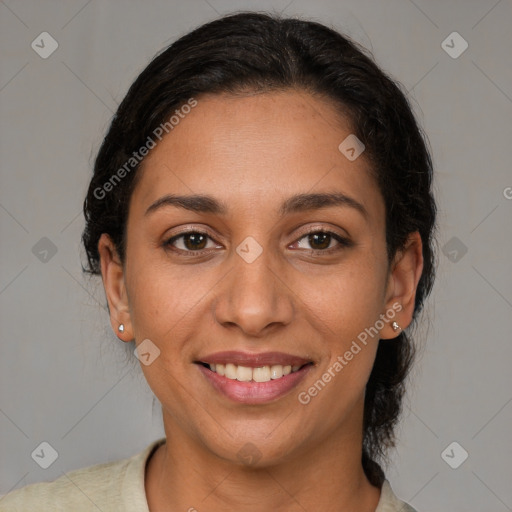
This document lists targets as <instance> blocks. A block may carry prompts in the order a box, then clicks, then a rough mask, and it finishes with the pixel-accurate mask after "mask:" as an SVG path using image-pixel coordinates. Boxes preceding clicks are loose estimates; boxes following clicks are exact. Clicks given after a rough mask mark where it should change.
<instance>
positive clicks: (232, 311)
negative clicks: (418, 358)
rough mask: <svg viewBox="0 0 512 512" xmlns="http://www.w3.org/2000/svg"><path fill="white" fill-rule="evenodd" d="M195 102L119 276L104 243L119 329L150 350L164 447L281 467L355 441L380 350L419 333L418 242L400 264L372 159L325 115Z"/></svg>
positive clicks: (142, 194)
mask: <svg viewBox="0 0 512 512" xmlns="http://www.w3.org/2000/svg"><path fill="white" fill-rule="evenodd" d="M197 101H198V104H197V106H196V107H195V108H194V109H192V110H191V112H190V113H189V114H188V115H187V116H186V117H185V118H184V119H182V120H181V121H180V123H179V125H177V126H175V127H174V129H173V130H172V131H171V132H170V133H169V135H167V136H166V137H165V138H163V140H162V141H161V142H160V143H158V145H157V146H156V147H155V148H154V149H152V150H151V152H150V154H149V155H148V157H147V158H146V160H145V163H144V167H143V169H141V170H139V172H140V173H141V174H140V176H139V178H140V179H139V180H138V182H137V185H136V187H135V189H134V192H133V195H132V198H131V202H130V208H129V216H128V224H127V240H126V257H125V261H124V262H123V264H122V265H121V263H120V262H119V260H118V258H117V256H116V254H115V250H114V249H113V246H112V244H111V242H110V241H109V239H108V237H107V236H105V235H104V236H103V237H102V240H101V241H100V244H99V248H100V254H101V258H102V274H103V279H104V284H105V288H106V291H107V296H108V300H109V306H110V311H111V317H112V324H113V328H114V329H115V330H116V331H117V326H118V325H119V324H120V323H123V324H124V325H125V331H124V333H123V334H122V337H123V339H124V340H125V341H129V340H130V339H135V341H136V343H137V344H140V343H142V342H143V341H144V340H146V341H144V343H145V344H146V345H144V347H145V348H144V352H147V353H149V354H150V355H149V356H146V358H147V360H148V361H151V363H150V364H147V365H146V364H142V365H141V367H142V370H143V371H144V374H145V377H146V379H147V381H148V383H149V385H150V387H151V388H152V390H153V392H154V393H155V395H156V396H157V398H158V399H159V400H160V402H161V403H162V405H163V414H164V422H165V427H166V431H171V432H181V433H182V434H183V435H185V436H186V437H187V439H188V440H189V441H191V442H193V443H195V444H196V445H197V446H201V447H202V449H204V450H205V452H209V453H211V454H213V455H215V456H220V457H222V458H223V459H225V460H232V461H237V460H239V459H240V456H241V455H242V458H244V456H245V455H247V454H246V453H244V450H245V451H251V450H253V451H255V452H256V451H257V453H258V458H259V461H258V462H257V463H258V464H265V463H268V464H272V463H275V462H276V461H278V460H282V459H283V458H285V457H294V456H300V454H303V453H304V451H305V450H308V449H311V448H313V447H318V446H321V445H322V443H326V442H328V441H332V442H343V441H344V440H345V441H346V442H349V440H352V441H353V440H354V439H355V440H358V439H359V440H360V438H361V432H362V414H363V403H364V390H365V385H366V383H367V380H368V377H369V375H370V372H371V369H372V365H373V362H374V359H375V354H376V349H377V344H378V339H379V338H393V337H394V336H396V335H397V333H396V332H395V331H394V330H393V329H392V327H391V323H392V321H393V320H396V321H398V323H399V324H400V325H401V326H402V328H405V327H406V326H407V325H408V323H409V322H410V320H411V315H412V305H413V300H414V292H415V287H416V284H417V281H418V279H419V275H420V272H421V261H420V259H421V242H418V240H417V239H415V240H412V242H413V243H411V245H410V249H408V250H407V251H404V252H403V253H399V254H398V255H397V258H396V259H395V261H393V262H392V263H391V265H388V260H387V255H386V244H385V207H384V201H383V198H382V196H381V194H380V192H379V189H378V188H377V186H376V183H375V182H374V180H373V179H372V177H371V175H370V172H369V167H368V165H369V164H368V162H367V161H366V159H365V158H364V153H363V154H362V155H361V156H360V157H359V158H357V159H355V160H354V161H351V160H349V159H348V158H347V157H346V156H345V155H344V154H343V153H342V152H340V150H339V149H338V146H339V145H340V143H341V142H342V141H343V140H344V139H345V138H346V137H347V136H348V135H350V134H351V126H350V124H349V122H348V120H347V119H344V118H343V117H341V116H340V114H339V113H338V112H337V111H336V110H335V108H334V106H333V105H332V104H331V103H329V102H328V101H327V100H324V99H321V98H318V97H313V96H311V95H309V94H307V93H305V92H300V91H281V92H272V93H264V94H255V95H246V96H238V97H234V96H227V95H211V96H203V97H198V98H197ZM177 196H184V197H182V198H181V199H177ZM190 196H201V197H200V198H197V197H196V198H195V199H191V198H190ZM379 320H380V321H379ZM365 329H366V331H365ZM372 329H373V330H372ZM377 331H378V334H375V332H377ZM368 332H370V333H372V334H374V336H373V337H372V336H371V335H369V334H368ZM363 333H366V337H365V335H364V334H363ZM147 340H149V341H147ZM363 340H365V342H363ZM141 346H142V345H141ZM356 347H358V348H356ZM158 351H159V353H158ZM156 354H158V355H157V357H155V355H156ZM153 358H154V360H153ZM247 443H251V445H249V444H247ZM252 445H254V446H252ZM255 447H256V448H255ZM249 455H250V453H249ZM253 458H254V457H253ZM252 462H255V461H254V460H253V461H252Z"/></svg>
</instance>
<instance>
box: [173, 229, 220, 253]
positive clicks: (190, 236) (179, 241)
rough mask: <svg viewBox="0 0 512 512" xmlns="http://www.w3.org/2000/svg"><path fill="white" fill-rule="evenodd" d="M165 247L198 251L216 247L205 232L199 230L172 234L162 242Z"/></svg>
mask: <svg viewBox="0 0 512 512" xmlns="http://www.w3.org/2000/svg"><path fill="white" fill-rule="evenodd" d="M164 247H165V248H170V249H174V250H176V251H178V252H180V251H181V252H185V253H186V252H189V253H194V252H196V253H200V252H201V251H203V250H207V249H212V248H215V247H218V246H217V245H216V244H215V243H213V240H212V238H211V237H210V236H208V234H207V233H202V232H200V231H189V232H187V233H181V234H179V235H176V236H173V237H172V238H170V239H169V240H167V241H166V242H165V243H164Z"/></svg>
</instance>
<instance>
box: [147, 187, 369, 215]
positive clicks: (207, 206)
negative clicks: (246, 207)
mask: <svg viewBox="0 0 512 512" xmlns="http://www.w3.org/2000/svg"><path fill="white" fill-rule="evenodd" d="M165 206H174V207H177V208H184V209H185V210H189V211H192V212H195V213H213V214H217V215H226V214H227V213H228V207H227V205H226V204H225V203H223V202H221V201H218V200H217V199H215V198H214V197H212V196H207V195H201V194H193V195H187V196H179V195H175V194H167V195H165V196H163V197H161V198H160V199H157V200H156V201H155V202H154V203H152V204H151V205H150V206H149V208H148V209H147V210H146V212H145V215H149V214H150V213H152V212H155V211H156V210H159V209H160V208H163V207H165ZM333 206H346V207H349V208H353V209H355V210H356V211H358V212H359V213H360V214H361V215H362V216H363V217H364V218H365V219H366V220H367V219H368V211H367V210H366V208H365V207H364V206H363V205H362V204H361V203H360V202H358V201H356V200H355V199H354V198H352V197H350V196H347V195H346V194H343V193H341V192H334V193H316V194H297V195H294V196H292V197H289V198H288V199H286V200H285V201H284V202H283V203H282V204H281V207H280V208H279V216H280V217H284V216H285V215H288V214H291V213H298V212H303V211H310V210H320V209H321V208H328V207H333Z"/></svg>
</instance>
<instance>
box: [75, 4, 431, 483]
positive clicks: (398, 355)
mask: <svg viewBox="0 0 512 512" xmlns="http://www.w3.org/2000/svg"><path fill="white" fill-rule="evenodd" d="M292 87H293V88H296V89H297V88H298V89H302V90H306V91H309V92H311V93H313V94H321V95H322V96H323V97H327V98H328V99H330V100H331V101H332V103H333V106H334V107H335V108H338V109H339V110H340V113H343V114H344V115H346V116H348V119H349V121H350V122H351V124H352V130H353V133H354V134H355V135H356V136H357V137H358V138H359V139H360V140H361V141H362V142H363V143H364V145H365V147H366V149H365V153H364V156H365V158H367V159H368V161H369V162H370V163H371V169H372V172H373V175H374V178H375V180H376V183H377V184H378V186H379V189H380V191H381V193H382V196H383V198H384V202H385V207H386V242H387V251H388V258H389V261H391V259H392V258H393V256H394V255H395V254H396V252H397V250H399V249H400V248H402V247H403V246H404V243H405V242H406V239H407V236H408V235H409V234H410V233H413V232H415V231H419V233H420V235H421V239H422V242H423V258H424V267H423V273H422V275H421V278H420V281H419V284H418V288H417V293H416V299H415V313H414V320H416V319H417V314H418V312H419V311H420V310H421V308H422V306H423V303H424V300H425V298H426V297H427V295H428V294H429V293H430V291H431V288H432V285H433V281H434V269H435V252H434V238H433V236H434V231H435V217H436V204H435V200H434V197H433V193H432V173H433V170H432V162H431V157H430V154H429V151H428V149H427V145H426V139H425V137H424V135H423V134H422V131H421V129H420V128H419V126H418V124H417V122H416V120H415V117H414V115H413V113H412V110H411V107H410V105H409V103H408V100H407V99H406V95H405V93H404V92H402V90H401V86H400V85H399V84H398V83H397V82H395V81H394V80H392V79H391V78H390V77H389V76H387V75H386V74H385V73H384V72H383V71H382V70H381V69H379V67H378V66H377V65H376V64H375V62H374V61H373V59H372V58H371V57H370V56H369V55H367V54H366V51H365V50H364V49H363V48H361V47H360V46H359V45H357V44H356V43H355V42H353V41H351V40H350V39H348V38H347V37H345V36H343V35H341V34H340V33H338V32H337V31H335V30H332V29H330V28H328V27H326V26H324V25H322V24H319V23H315V22H311V21H305V20H299V19H283V18H280V17H278V16H271V15H266V14H258V13H240V14H235V15H230V16H225V17H223V18H220V19H217V20H215V21H213V22H210V23H208V24H205V25H203V26H201V27H199V28H197V29H195V30H194V31H192V32H190V33H188V34H187V35H185V36H184V37H182V38H180V39H179V40H178V41H176V42H175V43H173V44H172V45H171V46H169V47H168V48H166V49H165V50H164V51H162V52H161V53H160V54H159V55H157V56H156V57H155V58H154V59H153V61H152V62H151V63H150V64H149V65H148V66H147V67H146V68H145V69H144V70H143V71H142V73H141V74H140V75H139V76H138V78H137V79H136V80H135V82H134V83H133V85H132V86H131V87H130V89H129V91H128V93H127V95H126V97H125V98H124V100H123V101H122V103H121V105H120V106H119V108H118V110H117V112H116V114H115V116H114V118H113V120H112V123H111V126H110V128H109V130H108V133H107V135H106V136H105V139H104V141H103V144H102V146H101V148H100V151H99V153H98V156H97V158H96V162H95V166H94V174H93V177H92V180H91V182H90V186H89V191H88V193H87V197H86V199H85V202H84V214H85V220H86V227H85V230H84V233H83V237H82V238H83V243H84V246H85V250H86V253H87V260H88V262H87V263H88V265H87V268H86V269H85V270H86V271H88V272H91V273H94V274H99V273H100V268H99V255H98V240H99V238H100V236H101V234H102V233H108V234H109V235H110V237H111V238H112V240H113V241H114V243H115V245H116V247H117V249H118V252H119V255H120V257H121V259H123V258H124V254H125V229H126V221H127V215H128V205H129V200H130V197H131V193H132V190H133V188H134V185H135V183H136V180H135V178H136V175H137V169H138V167H139V165H140V163H138V162H136V161H133V160H132V161H131V164H130V165H131V167H130V166H129V167H127V166H126V164H127V162H128V161H130V159H131V158H133V155H134V153H136V152H137V151H138V150H139V148H141V147H143V146H144V145H145V144H146V143H147V141H148V137H151V136H152V134H153V133H154V131H155V130H156V129H157V128H158V126H159V125H161V124H162V123H165V122H168V119H169V116H170V115H172V113H173V112H174V111H175V110H176V109H177V108H179V107H180V106H183V105H185V104H186V103H187V102H188V101H190V98H198V97H199V96H200V95H201V94H204V93H213V94H215V93H233V94H235V93H236V94H239V93H243V92H244V91H258V92H265V91H271V90H284V89H289V88H292ZM123 166H124V169H125V172H122V173H119V172H118V171H119V169H121V168H123ZM116 173H117V177H119V176H120V174H122V179H119V180H117V179H116V180H115V181H112V178H113V177H114V175H116ZM107 182H109V183H111V185H112V186H108V187H107V188H108V190H107V188H105V184H106V183H107ZM413 357H414V345H413V342H412V339H411V337H410V335H408V334H407V333H406V332H403V331H402V332H401V333H400V335H399V336H398V337H397V338H395V339H393V340H389V341H387V340H380V341H379V347H378V351H377V356H376V360H375V364H374V367H373V370H372V372H371V375H370V378H369V381H368V384H367V388H366V397H365V410H364V432H363V434H364V437H363V460H362V463H363V467H364V469H365V471H366V474H367V475H368V478H369V479H370V481H371V482H372V483H373V484H374V485H380V484H381V483H382V480H383V472H382V470H381V468H380V466H379V465H378V462H379V461H383V460H385V455H386V452H387V449H388V448H389V447H390V446H393V445H394V431H395V427H396V423H397V421H398V418H399V415H400V412H401V404H402V398H403V393H404V382H405V378H406V376H407V374H408V371H409V369H410V367H411V364H412V361H413Z"/></svg>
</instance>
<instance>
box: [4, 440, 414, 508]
mask: <svg viewBox="0 0 512 512" xmlns="http://www.w3.org/2000/svg"><path fill="white" fill-rule="evenodd" d="M164 442H165V438H162V439H158V440H157V441H154V442H153V443H151V444H150V445H149V446H148V447H147V448H146V449H145V450H144V451H142V452H140V453H138V454H136V455H134V456H133V457H130V458H127V459H122V460H119V461H115V462H108V463H105V464H97V465H95V466H89V467H86V468H82V469H77V470H75V471H71V472H69V473H66V474H65V475H63V476H61V477H59V478H57V479H56V480H54V481H53V482H39V483H35V484H30V485H26V486H25V487H21V488H20V489H16V490H14V491H12V492H10V493H8V494H6V495H5V496H3V497H1V498H0V512H29V511H30V512H34V511H37V512H50V511H51V512H98V511H99V510H100V511H101V512H120V511H122V512H149V508H148V502H147V501H146V492H145V488H144V475H145V469H146V462H147V460H148V459H149V458H150V456H151V455H152V453H153V451H154V450H156V448H157V447H158V446H160V445H161V444H162V443H164ZM192 510H193V508H192ZM375 512H415V510H414V509H413V508H412V507H410V506H409V505H407V504H406V503H404V502H403V501H401V500H399V499H398V498H397V497H396V496H395V494H394V493H393V491H392V490H391V486H390V485H389V482H388V481H387V480H386V481H385V482H384V485H383V486H382V492H381V496H380V500H379V504H378V506H377V509H376V510H375Z"/></svg>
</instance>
